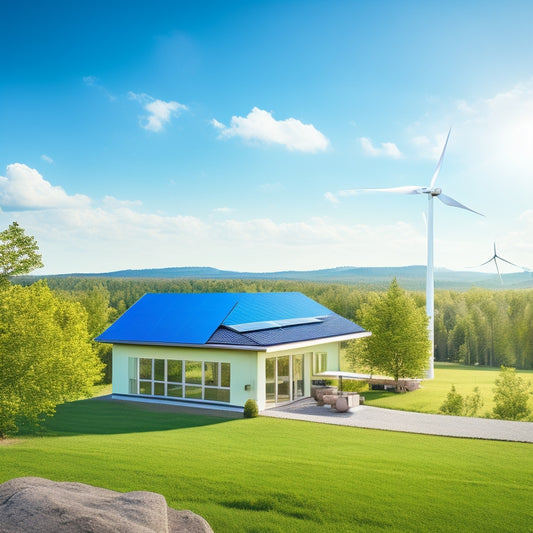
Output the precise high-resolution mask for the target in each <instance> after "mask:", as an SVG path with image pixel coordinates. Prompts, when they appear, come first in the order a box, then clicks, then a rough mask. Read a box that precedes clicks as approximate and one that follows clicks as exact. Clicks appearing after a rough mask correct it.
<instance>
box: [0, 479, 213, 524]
mask: <svg viewBox="0 0 533 533" xmlns="http://www.w3.org/2000/svg"><path fill="white" fill-rule="evenodd" d="M0 531H1V532H2V533H4V532H5V533H18V532H29V531H31V532H35V531H39V532H40V533H78V532H79V533H81V532H83V533H155V532H157V533H177V532H180V533H181V532H190V533H206V532H212V529H211V527H210V526H209V524H208V523H207V522H206V521H205V520H204V519H203V518H202V517H201V516H198V515H197V514H194V513H192V512H191V511H176V510H174V509H171V508H170V507H168V505H167V502H166V500H165V498H164V497H163V496H162V495H161V494H156V493H155V492H144V491H139V492H126V493H120V492H115V491H112V490H108V489H102V488H98V487H93V486H91V485H85V484H83V483H70V482H55V481H50V480H49V479H43V478H38V477H21V478H15V479H12V480H10V481H6V482H5V483H2V484H0Z"/></svg>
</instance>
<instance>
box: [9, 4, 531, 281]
mask: <svg viewBox="0 0 533 533" xmlns="http://www.w3.org/2000/svg"><path fill="white" fill-rule="evenodd" d="M0 20H1V21H2V32H0V229H2V230H3V229H5V228H7V227H8V226H9V224H11V223H12V222H13V221H17V222H18V223H19V224H20V225H21V226H22V227H23V228H24V229H25V231H26V233H28V234H30V235H33V236H34V237H35V238H36V240H37V242H38V244H39V248H40V251H41V253H42V256H43V262H44V265H45V266H44V268H43V269H40V270H39V271H37V272H36V273H39V274H59V273H72V272H109V271H115V270H122V269H137V268H160V267H179V266H211V267H215V268H219V269H225V270H236V271H252V272H272V271H280V270H314V269H320V268H332V267H338V266H356V267H362V266H405V265H423V264H425V263H426V240H427V239H426V225H425V218H424V213H425V211H426V209H427V204H428V201H427V195H399V194H391V193H384V192H364V191H362V192H361V191H358V192H357V193H356V194H346V193H343V192H342V191H346V190H354V189H356V190H359V189H367V188H382V187H385V188H390V187H399V186H404V185H419V186H422V187H427V186H429V184H430V181H431V177H432V175H433V172H434V171H435V168H436V165H437V161H438V159H439V156H440V154H441V151H442V149H443V145H444V142H445V139H446V136H447V134H448V131H449V130H450V128H451V134H450V138H449V142H448V145H447V149H446V153H445V155H444V158H443V162H442V167H441V170H440V174H439V176H438V179H437V182H436V186H438V187H440V188H442V190H443V193H444V194H446V195H448V196H451V197H453V198H454V199H455V200H457V201H459V202H460V203H462V204H464V205H466V206H468V207H469V208H471V209H473V210H475V211H478V212H480V213H482V214H483V215H484V216H479V215H476V214H474V213H471V212H469V211H466V210H462V209H456V208H453V207H449V206H446V205H444V204H443V203H441V202H438V201H435V202H434V208H435V209H434V217H435V227H434V242H435V265H436V266H437V267H441V268H449V269H454V270H468V269H474V270H482V271H487V272H490V271H493V270H494V266H493V265H492V264H489V265H486V266H484V267H479V265H481V263H483V262H485V261H487V260H488V259H490V258H491V257H492V255H493V246H494V243H496V247H497V251H498V255H500V256H501V257H503V258H505V259H507V260H509V261H511V262H513V263H515V264H517V265H520V266H522V267H525V268H533V239H532V237H531V236H532V235H533V38H532V37H531V28H532V27H533V2H531V1H529V0H528V1H513V0H510V1H508V2H505V3H503V2H499V1H490V0H487V1H485V2H483V3H480V2H479V1H469V0H466V1H454V0H451V1H449V2H442V1H424V2H422V1H409V0H406V1H404V2H396V1H383V0H376V1H364V0H359V1H343V0H339V1H335V0H326V1H321V0H320V1H317V0H303V1H294V0H283V1H268V0H263V1H253V0H249V1H242V0H241V1H235V0H224V1H202V0H191V1H180V0H174V1H161V0H150V1H149V2H148V1H142V2H141V1H136V0H129V1H119V0H115V1H113V0H106V1H100V0H90V1H89V0H86V1H84V0H79V1H70V0H69V1H60V0H46V1H44V0H35V1H30V0H18V1H17V2H13V1H11V0H0ZM502 270H503V271H505V272H512V271H514V272H518V271H520V269H517V268H515V267H512V266H510V265H507V266H504V267H503V268H502Z"/></svg>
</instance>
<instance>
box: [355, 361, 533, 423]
mask: <svg viewBox="0 0 533 533" xmlns="http://www.w3.org/2000/svg"><path fill="white" fill-rule="evenodd" d="M499 372H500V370H499V369H498V368H488V367H471V366H463V365H458V364H452V363H435V379H432V380H426V381H423V382H422V386H421V388H420V389H419V390H417V391H413V392H409V393H407V394H396V393H394V392H384V391H368V392H367V391H365V392H364V393H362V394H363V395H364V397H365V401H366V403H367V405H373V406H375V407H387V408H389V409H399V410H402V411H417V412H420V413H438V412H439V408H440V406H441V405H442V403H443V402H444V400H445V399H446V395H447V394H448V392H450V389H451V387H452V385H455V388H456V390H457V392H458V393H459V394H462V395H463V397H464V396H468V395H471V394H472V393H473V390H474V387H479V391H480V393H481V396H482V398H483V406H482V407H481V409H480V410H479V412H478V413H477V415H476V416H484V415H485V414H487V413H490V412H492V408H493V406H494V403H493V396H494V391H493V389H494V387H495V385H494V381H495V380H496V379H497V378H498V374H499ZM517 374H519V375H520V376H521V377H523V378H524V379H525V380H526V381H531V382H533V371H524V370H520V371H517ZM530 406H531V407H532V409H533V398H532V399H531V400H530Z"/></svg>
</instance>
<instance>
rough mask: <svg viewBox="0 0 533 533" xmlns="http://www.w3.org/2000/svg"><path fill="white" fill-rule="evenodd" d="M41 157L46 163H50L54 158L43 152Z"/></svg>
mask: <svg viewBox="0 0 533 533" xmlns="http://www.w3.org/2000/svg"><path fill="white" fill-rule="evenodd" d="M41 159H42V160H43V161H46V162H47V163H50V164H52V163H53V162H54V160H53V159H52V158H51V157H50V156H49V155H46V154H43V155H42V156H41Z"/></svg>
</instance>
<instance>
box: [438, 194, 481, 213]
mask: <svg viewBox="0 0 533 533" xmlns="http://www.w3.org/2000/svg"><path fill="white" fill-rule="evenodd" d="M437 198H438V199H439V200H440V201H441V202H442V203H443V204H446V205H449V206H451V207H459V208H461V209H466V210H467V211H472V213H475V214H476V215H480V216H482V217H484V216H485V215H483V214H481V213H478V212H477V211H474V210H473V209H470V207H466V205H463V204H461V203H459V202H458V201H457V200H454V199H453V198H451V197H450V196H447V195H446V194H439V195H438V196H437Z"/></svg>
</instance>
